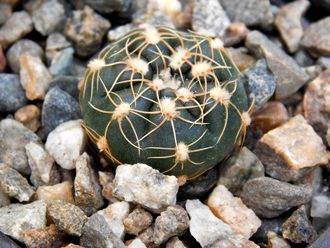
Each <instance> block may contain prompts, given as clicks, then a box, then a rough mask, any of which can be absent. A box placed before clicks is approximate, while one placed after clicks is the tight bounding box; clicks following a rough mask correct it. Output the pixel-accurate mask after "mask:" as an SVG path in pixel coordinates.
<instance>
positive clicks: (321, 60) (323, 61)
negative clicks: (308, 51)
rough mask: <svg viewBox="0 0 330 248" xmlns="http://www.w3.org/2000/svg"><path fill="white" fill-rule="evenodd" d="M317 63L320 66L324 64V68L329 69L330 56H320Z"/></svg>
mask: <svg viewBox="0 0 330 248" xmlns="http://www.w3.org/2000/svg"><path fill="white" fill-rule="evenodd" d="M316 63H317V64H319V65H320V66H322V68H323V69H324V70H325V69H329V68H330V57H325V56H323V57H319V58H318V60H317V61H316Z"/></svg>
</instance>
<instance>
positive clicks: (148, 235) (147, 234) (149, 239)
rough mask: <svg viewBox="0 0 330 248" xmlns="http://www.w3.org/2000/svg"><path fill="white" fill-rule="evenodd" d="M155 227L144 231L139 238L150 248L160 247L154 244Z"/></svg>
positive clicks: (152, 226)
mask: <svg viewBox="0 0 330 248" xmlns="http://www.w3.org/2000/svg"><path fill="white" fill-rule="evenodd" d="M153 235H154V225H151V226H150V227H148V228H147V229H146V230H144V231H143V232H142V233H141V234H140V235H139V236H138V237H137V238H138V239H140V240H141V241H142V242H143V243H144V244H145V245H146V246H147V247H148V248H157V247H158V246H157V245H156V244H155V243H154V239H153Z"/></svg>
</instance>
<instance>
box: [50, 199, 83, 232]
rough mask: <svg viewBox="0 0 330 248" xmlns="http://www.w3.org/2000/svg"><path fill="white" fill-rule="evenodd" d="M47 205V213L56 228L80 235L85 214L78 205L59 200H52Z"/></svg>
mask: <svg viewBox="0 0 330 248" xmlns="http://www.w3.org/2000/svg"><path fill="white" fill-rule="evenodd" d="M47 207H48V208H47V213H48V215H49V217H50V218H51V219H52V220H53V222H54V223H55V226H56V227H57V229H58V230H60V231H63V232H65V233H67V234H69V235H74V236H80V235H81V231H82V228H83V226H84V224H85V222H86V221H87V216H86V215H85V214H84V212H83V211H82V210H81V209H80V208H79V207H77V206H75V205H73V204H71V203H69V202H65V201H61V200H55V201H52V202H50V203H49V204H47Z"/></svg>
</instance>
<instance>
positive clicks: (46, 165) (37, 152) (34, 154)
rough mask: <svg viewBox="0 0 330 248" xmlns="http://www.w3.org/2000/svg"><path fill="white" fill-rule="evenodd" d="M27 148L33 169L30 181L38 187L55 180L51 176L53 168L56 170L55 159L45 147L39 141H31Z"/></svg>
mask: <svg viewBox="0 0 330 248" xmlns="http://www.w3.org/2000/svg"><path fill="white" fill-rule="evenodd" d="M25 150H26V155H27V157H28V162H29V166H30V169H31V175H30V181H31V182H32V184H33V185H34V186H36V187H38V186H40V185H44V184H49V183H50V182H51V181H53V178H51V177H52V170H54V169H55V170H56V166H55V164H54V162H55V161H54V159H53V158H52V157H51V156H50V155H49V153H48V152H47V151H46V150H45V149H44V147H43V146H42V145H40V144H38V143H35V142H30V143H28V144H27V145H26V146H25ZM53 173H54V172H53Z"/></svg>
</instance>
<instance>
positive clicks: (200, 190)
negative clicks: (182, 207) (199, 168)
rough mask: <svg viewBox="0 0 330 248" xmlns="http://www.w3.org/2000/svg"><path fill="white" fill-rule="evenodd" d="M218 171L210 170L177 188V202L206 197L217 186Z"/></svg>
mask: <svg viewBox="0 0 330 248" xmlns="http://www.w3.org/2000/svg"><path fill="white" fill-rule="evenodd" d="M217 180H218V171H217V169H215V168H214V169H211V170H209V171H207V172H206V173H204V174H203V175H201V176H199V177H197V178H196V179H194V180H189V181H188V182H187V183H186V184H184V185H182V186H181V187H180V188H179V192H178V200H180V201H183V200H186V199H195V198H203V197H206V196H207V195H208V194H209V193H210V191H211V190H212V188H213V187H214V186H215V185H216V184H217Z"/></svg>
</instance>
